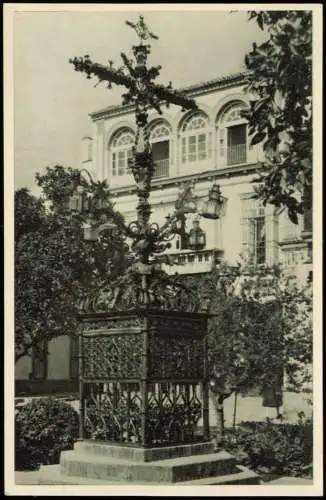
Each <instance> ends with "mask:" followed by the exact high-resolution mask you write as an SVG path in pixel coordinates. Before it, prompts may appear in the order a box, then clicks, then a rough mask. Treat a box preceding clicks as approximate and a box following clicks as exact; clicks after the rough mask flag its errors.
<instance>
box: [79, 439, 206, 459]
mask: <svg viewBox="0 0 326 500" xmlns="http://www.w3.org/2000/svg"><path fill="white" fill-rule="evenodd" d="M74 451H76V452H78V453H79V454H82V455H93V456H97V457H108V458H114V459H122V460H131V461H136V462H153V461H156V460H166V459H172V458H180V457H189V456H193V455H205V454H207V453H213V452H214V443H213V442H212V441H206V442H205V441H204V442H199V443H192V444H182V445H174V446H162V447H156V448H142V447H135V446H121V445H120V446H119V445H116V444H110V443H107V442H100V441H94V440H87V439H85V440H82V441H76V442H75V443H74Z"/></svg>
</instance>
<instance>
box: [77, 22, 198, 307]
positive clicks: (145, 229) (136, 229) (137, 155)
mask: <svg viewBox="0 0 326 500" xmlns="http://www.w3.org/2000/svg"><path fill="white" fill-rule="evenodd" d="M126 24H127V25H128V26H131V27H132V28H133V29H135V31H136V33H137V35H138V36H139V38H140V43H139V44H138V45H134V46H133V47H132V51H133V55H134V59H129V58H128V57H127V56H126V55H125V54H124V53H121V58H122V60H123V63H124V65H123V66H122V67H120V68H118V69H114V68H113V62H112V61H109V65H107V66H104V65H102V64H98V63H94V62H92V61H91V59H90V57H89V55H86V56H84V57H79V58H77V57H75V58H74V59H70V60H69V62H71V63H72V64H73V65H74V69H75V71H80V72H83V73H86V75H87V78H92V75H93V76H95V77H97V78H98V80H99V81H98V83H101V82H107V83H108V88H111V86H112V83H115V84H117V85H122V86H124V87H126V89H127V92H126V93H125V94H123V96H122V103H123V105H128V104H129V105H132V106H133V108H134V111H135V117H136V124H137V134H136V140H135V146H134V149H133V157H132V159H131V160H130V163H129V166H130V169H131V171H132V173H133V176H134V179H135V182H136V193H137V197H138V204H137V221H136V222H135V223H133V224H132V225H131V229H132V237H133V240H134V243H133V249H134V251H135V253H136V255H137V257H138V261H139V264H140V266H139V269H140V271H139V272H140V273H141V274H142V276H143V292H144V294H145V296H147V295H148V294H147V291H148V287H147V281H146V278H147V275H148V274H149V273H150V265H149V264H150V258H151V256H153V255H154V254H155V253H161V252H162V251H163V250H164V248H166V246H167V244H165V246H164V241H167V240H168V239H169V237H168V233H169V232H171V231H170V229H171V227H170V224H171V221H169V222H167V223H166V224H164V225H163V226H162V227H161V228H160V227H159V226H158V225H157V224H155V223H152V224H150V222H149V221H150V215H151V207H150V203H149V195H150V191H151V182H152V178H153V173H154V164H153V159H152V153H151V146H150V142H149V136H148V129H147V125H148V111H149V110H150V109H151V108H153V109H155V110H156V111H157V112H158V113H159V114H162V111H161V106H162V104H165V105H166V106H169V105H170V104H174V105H177V106H180V107H181V108H182V110H183V111H185V110H187V109H190V110H191V109H193V110H194V109H197V104H196V102H195V101H194V100H193V99H190V98H188V97H187V96H186V95H185V94H183V93H182V92H180V91H177V90H174V89H173V88H172V84H171V82H170V83H169V85H168V86H163V85H159V84H156V83H154V81H155V79H156V78H157V77H158V76H159V74H160V70H161V66H156V67H154V66H153V67H151V68H148V67H147V57H148V55H149V53H150V45H145V44H143V41H144V40H148V39H149V38H153V39H157V38H158V37H157V36H156V35H154V34H153V33H152V32H150V31H149V29H148V27H147V26H146V24H145V22H144V18H143V16H140V18H139V21H138V22H137V23H136V24H134V23H131V22H130V21H126ZM129 236H130V234H129ZM145 301H146V299H145Z"/></svg>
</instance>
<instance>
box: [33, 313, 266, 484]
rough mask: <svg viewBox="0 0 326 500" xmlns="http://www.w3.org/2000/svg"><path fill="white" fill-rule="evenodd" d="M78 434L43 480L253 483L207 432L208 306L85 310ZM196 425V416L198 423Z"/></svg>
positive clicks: (45, 471)
mask: <svg viewBox="0 0 326 500" xmlns="http://www.w3.org/2000/svg"><path fill="white" fill-rule="evenodd" d="M80 319H81V326H82V328H81V335H80V342H79V357H80V359H79V389H80V391H79V392H80V436H79V438H80V439H79V441H77V442H76V443H75V445H74V449H73V450H72V451H65V452H62V453H61V457H60V465H59V466H47V467H42V468H41V469H40V471H39V484H98V485H102V484H119V483H120V484H121V483H134V484H153V485H154V484H161V485H162V484H180V485H182V484H257V483H258V482H259V478H258V476H257V475H256V474H253V473H251V472H250V471H248V470H242V469H240V468H239V467H237V464H236V460H235V458H234V457H233V456H232V455H230V454H229V453H227V452H225V451H220V452H218V453H214V447H213V443H212V442H211V441H210V438H209V415H208V413H209V412H208V409H209V404H208V380H209V373H208V365H207V346H206V335H207V320H208V315H206V314H195V313H181V312H177V311H161V310H159V311H157V310H150V309H145V310H141V309H140V310H132V311H128V312H124V313H111V314H109V313H92V314H83V315H81V318H80ZM200 424H201V425H200Z"/></svg>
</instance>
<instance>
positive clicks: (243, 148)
mask: <svg viewBox="0 0 326 500" xmlns="http://www.w3.org/2000/svg"><path fill="white" fill-rule="evenodd" d="M226 150H227V164H228V165H238V164H240V163H246V161H247V145H246V144H237V145H236V146H228V147H227V148H226Z"/></svg>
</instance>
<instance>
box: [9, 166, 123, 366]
mask: <svg viewBox="0 0 326 500" xmlns="http://www.w3.org/2000/svg"><path fill="white" fill-rule="evenodd" d="M76 175H79V172H78V170H74V169H71V168H64V167H61V166H56V167H53V168H47V170H46V173H45V174H44V175H39V174H37V176H36V180H37V183H38V185H39V186H40V187H41V188H42V191H43V193H42V194H43V197H41V198H36V197H35V196H33V195H31V194H30V193H29V192H28V190H26V189H20V190H18V191H16V193H15V355H16V361H17V360H18V359H19V358H20V357H22V356H24V355H26V354H30V353H31V351H32V349H33V348H35V347H37V345H38V344H39V343H40V342H41V341H43V340H47V339H50V338H52V337H54V336H57V335H61V334H67V333H72V332H74V331H75V330H76V326H77V324H76V313H77V312H78V311H79V307H80V304H81V303H82V301H83V300H84V299H85V298H87V297H88V296H89V294H91V292H92V290H94V289H96V290H97V289H98V288H99V287H101V286H102V285H103V284H105V283H106V282H107V281H108V280H110V279H113V278H114V277H116V276H118V275H119V274H120V273H121V272H122V270H123V269H124V267H125V258H124V257H125V254H126V248H125V246H124V243H123V241H122V239H121V238H119V237H118V236H117V237H115V239H114V241H113V239H112V236H111V235H110V234H105V233H103V235H102V237H101V239H100V240H99V241H97V242H87V241H84V239H83V236H82V226H83V223H84V216H83V215H77V216H74V217H71V215H70V212H69V209H68V208H69V207H68V200H69V196H70V195H71V194H72V190H73V188H74V180H75V178H76ZM83 184H84V185H85V187H87V189H88V190H89V191H90V192H92V194H93V196H95V197H96V196H99V190H101V196H102V195H104V197H105V196H106V197H107V200H108V203H107V207H106V208H105V209H104V210H102V211H98V213H95V214H94V217H101V216H103V213H107V214H109V215H112V216H113V217H116V218H118V219H119V220H122V218H121V216H120V215H119V214H118V213H117V212H115V211H114V207H113V205H112V203H111V202H110V201H109V200H110V194H109V190H108V187H107V186H106V184H105V183H100V182H98V183H94V184H92V185H91V184H90V183H88V182H87V181H85V180H83Z"/></svg>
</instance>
